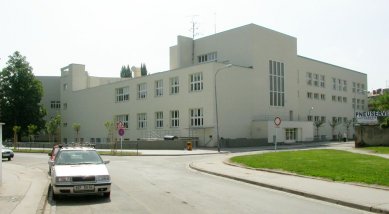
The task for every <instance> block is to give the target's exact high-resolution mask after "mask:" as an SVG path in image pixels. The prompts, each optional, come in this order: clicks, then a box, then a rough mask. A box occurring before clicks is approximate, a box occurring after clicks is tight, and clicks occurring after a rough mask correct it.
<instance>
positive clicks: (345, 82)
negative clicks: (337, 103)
mask: <svg viewBox="0 0 389 214" xmlns="http://www.w3.org/2000/svg"><path fill="white" fill-rule="evenodd" d="M343 91H347V81H346V80H343Z"/></svg>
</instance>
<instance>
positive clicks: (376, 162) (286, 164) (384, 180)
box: [231, 149, 389, 186]
mask: <svg viewBox="0 0 389 214" xmlns="http://www.w3.org/2000/svg"><path fill="white" fill-rule="evenodd" d="M231 161H232V162H235V163H239V164H243V165H246V166H249V167H253V168H259V169H261V168H262V169H275V170H282V171H288V172H293V173H296V174H300V175H306V176H314V177H322V178H326V179H330V180H333V181H344V182H358V183H366V184H377V185H382V186H389V159H385V158H381V157H376V156H372V155H363V154H355V153H351V152H346V151H339V150H331V149H321V150H304V151H287V152H269V153H264V154H256V155H248V156H238V157H233V158H231Z"/></svg>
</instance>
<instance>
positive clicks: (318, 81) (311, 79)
mask: <svg viewBox="0 0 389 214" xmlns="http://www.w3.org/2000/svg"><path fill="white" fill-rule="evenodd" d="M325 79H326V78H325V76H324V75H321V74H316V73H311V72H307V73H306V82H307V85H310V86H315V87H321V88H325V85H326V84H325ZM332 89H333V90H336V91H345V92H346V91H347V80H344V79H339V78H335V77H332ZM352 90H353V93H359V94H364V93H365V92H366V88H365V84H363V83H356V82H353V87H352Z"/></svg>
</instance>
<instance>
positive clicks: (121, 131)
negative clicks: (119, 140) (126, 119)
mask: <svg viewBox="0 0 389 214" xmlns="http://www.w3.org/2000/svg"><path fill="white" fill-rule="evenodd" d="M119 135H120V136H123V135H124V129H123V128H121V129H119Z"/></svg>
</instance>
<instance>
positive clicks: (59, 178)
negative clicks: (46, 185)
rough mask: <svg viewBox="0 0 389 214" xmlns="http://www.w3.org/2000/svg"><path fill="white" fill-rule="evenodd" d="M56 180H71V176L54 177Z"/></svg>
mask: <svg viewBox="0 0 389 214" xmlns="http://www.w3.org/2000/svg"><path fill="white" fill-rule="evenodd" d="M55 181H56V182H71V181H72V177H68V176H64V177H56V178H55Z"/></svg>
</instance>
